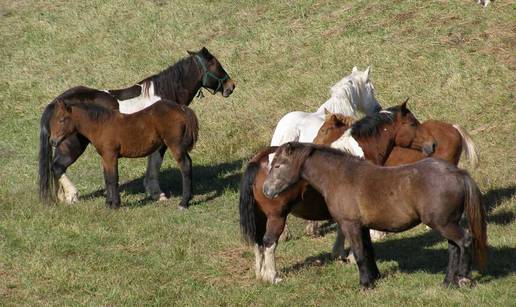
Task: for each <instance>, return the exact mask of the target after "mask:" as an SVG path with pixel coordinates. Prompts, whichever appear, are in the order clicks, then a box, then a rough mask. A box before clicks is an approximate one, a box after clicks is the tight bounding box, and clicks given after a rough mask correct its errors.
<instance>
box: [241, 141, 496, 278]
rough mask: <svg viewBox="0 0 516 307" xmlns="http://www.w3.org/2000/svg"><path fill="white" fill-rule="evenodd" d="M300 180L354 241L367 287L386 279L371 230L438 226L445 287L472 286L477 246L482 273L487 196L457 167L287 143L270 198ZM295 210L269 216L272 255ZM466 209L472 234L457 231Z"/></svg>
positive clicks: (267, 243) (267, 189)
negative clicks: (382, 160)
mask: <svg viewBox="0 0 516 307" xmlns="http://www.w3.org/2000/svg"><path fill="white" fill-rule="evenodd" d="M300 180H304V181H306V182H307V183H308V184H310V185H311V186H312V187H314V188H315V189H316V190H317V191H318V192H319V193H321V195H323V196H324V199H325V201H326V204H327V207H328V211H329V213H330V215H331V216H332V218H333V220H334V221H336V222H337V224H338V228H339V229H340V230H341V231H342V232H343V233H344V234H345V235H346V237H347V238H349V240H350V244H351V249H352V251H353V254H354V255H355V258H356V263H357V266H358V270H359V277H360V286H361V287H362V288H372V287H373V286H374V283H375V281H376V280H377V279H378V278H380V272H379V270H378V267H377V266H376V261H375V255H374V250H373V246H372V243H371V238H370V236H369V229H371V228H372V229H378V230H382V231H390V232H402V231H405V230H408V229H410V228H413V227H415V226H416V225H418V224H420V223H424V224H426V225H427V226H429V227H431V228H433V229H435V230H436V231H437V232H438V233H439V234H441V236H443V237H444V238H446V239H447V240H448V252H449V260H448V268H447V271H446V276H445V278H444V285H446V286H456V285H458V286H464V285H472V284H473V281H472V276H471V270H472V268H471V262H472V255H471V245H472V244H473V246H474V253H475V258H476V259H475V260H476V262H477V267H478V268H479V270H482V269H483V268H484V265H485V261H486V252H487V229H486V228H487V227H486V217H485V209H484V207H483V205H482V195H481V192H480V190H479V188H478V186H477V184H476V183H475V181H474V180H473V179H472V178H471V176H470V175H469V174H468V173H467V171H464V170H461V169H459V168H457V167H456V166H455V165H453V164H451V163H448V162H446V161H443V160H438V159H433V158H428V159H424V160H421V161H419V162H417V163H413V164H408V165H403V166H394V167H382V166H378V165H374V164H372V163H371V162H369V161H366V160H364V159H362V158H359V157H355V156H353V155H350V154H348V153H345V152H342V151H340V150H336V149H333V148H329V147H324V146H320V145H314V144H302V143H295V142H291V143H287V144H285V145H282V146H281V147H279V148H278V149H277V150H276V155H275V158H274V160H273V162H272V166H271V170H270V172H269V173H268V174H267V177H266V178H265V181H264V184H263V193H264V195H265V196H266V197H268V198H270V199H274V198H275V197H277V196H278V195H279V194H280V193H281V192H282V191H284V190H285V189H287V188H288V187H290V186H292V185H295V184H297V183H298V182H299V181H300ZM290 211H291V210H290V208H289V206H288V205H284V206H283V207H282V208H275V213H276V214H274V215H270V216H267V225H266V228H265V234H264V236H263V245H264V247H265V249H266V250H268V251H272V255H269V256H272V257H274V249H275V248H276V245H277V242H278V238H279V236H280V234H281V231H283V227H284V225H285V221H286V217H287V215H288V214H289V213H290ZM463 211H465V212H466V215H467V218H468V222H469V223H468V224H469V232H468V231H464V230H463V229H462V228H461V227H460V226H459V221H460V219H461V216H462V213H463ZM246 225H247V224H246ZM245 234H247V235H248V239H249V240H253V239H254V238H255V237H254V236H253V232H252V225H251V228H249V229H246V232H245ZM269 254H271V253H270V252H269ZM265 255H266V256H267V255H268V253H267V252H266V253H265ZM265 264H267V260H266V261H265ZM269 270H273V271H275V268H274V269H271V268H269Z"/></svg>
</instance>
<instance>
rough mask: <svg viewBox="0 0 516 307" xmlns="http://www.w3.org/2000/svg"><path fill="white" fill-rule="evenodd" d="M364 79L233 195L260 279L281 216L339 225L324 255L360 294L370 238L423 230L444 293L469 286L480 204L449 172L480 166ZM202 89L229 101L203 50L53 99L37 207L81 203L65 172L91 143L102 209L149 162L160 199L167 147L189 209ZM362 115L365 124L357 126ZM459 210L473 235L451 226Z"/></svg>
mask: <svg viewBox="0 0 516 307" xmlns="http://www.w3.org/2000/svg"><path fill="white" fill-rule="evenodd" d="M369 75H370V69H369V68H367V69H366V70H365V71H360V70H358V69H357V68H356V67H355V68H353V70H352V72H351V74H350V75H349V76H346V77H344V78H343V79H342V80H340V81H339V82H337V83H336V84H335V85H334V86H333V87H332V88H331V97H330V99H328V101H326V102H325V103H324V104H323V105H321V107H320V108H318V110H317V111H316V112H314V113H306V112H292V113H289V114H287V115H285V116H284V117H283V118H282V119H281V120H280V121H279V123H278V125H277V127H276V129H275V132H274V135H273V137H272V141H271V146H270V147H267V148H265V149H264V150H262V151H260V152H258V153H257V154H256V155H255V156H254V157H253V158H252V159H251V160H250V161H249V163H248V165H247V168H246V170H245V172H244V174H243V176H242V182H241V186H240V204H239V211H240V226H241V230H242V233H243V235H244V237H245V239H246V240H247V241H248V242H250V243H252V244H254V245H255V260H256V263H255V269H256V276H257V278H258V279H261V280H264V281H268V282H272V283H276V282H278V281H279V280H280V278H279V277H278V274H277V271H276V266H275V250H276V246H277V244H278V242H279V238H280V236H281V235H282V234H284V235H286V234H287V233H288V231H287V229H286V219H287V216H288V214H290V213H292V214H293V215H295V216H298V217H301V218H303V219H307V220H312V221H313V222H310V224H309V226H308V227H307V229H309V230H310V233H312V234H314V233H316V232H317V230H316V229H317V224H316V222H315V221H319V220H333V221H334V222H336V223H337V224H338V227H337V230H338V231H337V239H336V242H335V245H334V248H333V254H334V255H335V257H341V258H346V257H347V258H349V257H350V256H347V255H346V253H345V249H344V238H345V237H346V238H348V240H349V241H350V245H351V252H350V255H353V257H354V259H355V261H356V263H357V265H358V268H359V273H360V284H361V285H362V286H363V287H372V286H373V285H374V282H375V280H376V279H377V278H379V276H380V273H379V271H378V268H377V267H376V263H375V259H374V251H373V248H372V244H371V237H370V236H371V234H373V230H376V231H388V232H399V231H404V230H406V229H409V228H412V227H414V226H416V225H417V224H419V223H421V222H422V223H424V224H426V225H428V226H429V227H432V228H434V229H435V230H437V231H438V232H439V233H440V234H441V235H443V236H444V237H445V238H446V239H448V243H449V256H450V258H449V264H448V269H447V273H446V277H445V284H452V285H463V284H469V283H471V259H472V255H471V251H470V246H471V245H472V244H473V246H474V247H475V255H476V258H477V260H478V264H479V266H480V267H481V266H482V265H483V263H484V261H485V250H486V246H487V243H486V242H487V238H486V223H485V213H484V211H483V210H484V209H483V207H482V205H481V199H480V196H481V195H480V192H479V190H478V187H477V186H476V184H475V183H474V181H473V180H472V179H471V177H470V176H469V175H468V174H467V172H465V171H463V170H459V169H458V168H457V167H456V165H457V164H458V162H459V159H460V156H461V153H462V151H465V153H466V156H467V158H468V159H469V160H470V161H471V163H472V164H473V165H474V166H475V165H476V164H477V163H478V157H477V154H476V150H475V147H474V144H473V142H472V140H471V138H470V137H469V135H468V134H467V132H466V131H465V130H464V129H462V128H461V127H459V126H457V125H450V124H447V123H444V122H440V121H435V120H429V121H426V122H423V123H419V121H418V120H417V119H416V117H415V116H414V115H413V114H412V113H411V112H410V110H409V109H408V107H407V101H405V102H404V103H402V104H400V105H398V106H394V107H390V108H386V109H384V108H382V106H381V105H380V104H379V103H378V101H377V100H376V98H375V95H374V86H373V84H372V82H371V80H370V78H369ZM202 89H205V90H207V91H210V92H211V93H212V94H216V93H221V94H222V96H223V97H229V96H230V95H231V94H232V92H233V91H234V90H235V83H234V81H233V80H232V79H231V78H230V77H229V75H228V74H227V72H226V71H225V70H224V68H223V67H222V65H221V64H220V62H219V61H218V60H217V58H216V57H214V56H213V55H212V54H211V53H210V52H209V51H208V50H207V49H206V48H202V49H201V50H199V51H197V52H189V55H188V56H187V57H185V58H183V59H181V60H180V61H178V62H177V63H175V64H174V65H172V66H170V67H169V68H167V69H165V70H163V71H162V72H160V73H158V74H156V75H153V76H150V77H148V78H145V79H144V80H142V81H140V82H138V83H136V84H135V85H133V86H131V87H128V88H124V89H116V90H99V89H94V88H88V87H84V86H78V87H74V88H71V89H69V90H67V91H65V92H64V93H62V94H61V95H59V96H58V97H56V98H55V99H54V100H53V101H52V102H51V103H50V104H48V105H47V106H46V108H45V110H44V112H43V115H42V117H41V122H40V149H39V194H40V198H41V199H42V201H43V202H53V201H62V202H66V203H73V202H76V201H77V200H78V191H77V189H76V188H75V186H74V185H73V183H72V182H71V180H70V179H69V178H68V177H67V176H66V174H65V172H66V170H67V168H68V167H69V166H70V165H71V164H73V163H74V162H75V161H76V160H77V159H78V158H79V156H80V155H81V154H82V153H83V152H84V150H85V149H86V147H87V146H88V144H89V143H91V144H92V145H93V146H94V147H95V149H96V151H97V153H98V154H99V155H100V156H101V157H102V165H103V171H104V179H105V186H106V204H107V205H108V206H109V207H111V208H118V207H120V193H119V183H118V181H119V178H118V158H121V157H127V158H137V157H146V156H148V163H147V171H146V173H145V178H144V186H145V191H146V193H147V194H148V195H149V196H150V197H151V198H153V199H155V200H166V199H167V197H166V195H165V194H164V193H163V192H162V190H161V188H160V185H159V181H158V175H159V170H160V167H161V164H162V162H163V157H164V154H165V152H166V151H167V148H168V149H169V152H170V153H171V155H172V156H173V157H174V159H175V160H176V161H177V163H178V165H179V168H180V170H181V174H182V189H183V192H182V199H181V202H180V204H179V208H181V209H185V208H187V207H188V204H189V201H190V199H191V198H192V161H191V158H190V156H189V152H190V151H191V149H192V148H193V146H194V145H195V143H196V141H197V135H198V119H197V117H196V115H195V113H194V112H193V111H192V110H191V109H190V108H189V107H188V105H189V104H190V103H191V102H192V100H193V98H194V97H195V96H196V95H202V92H201V90H202ZM360 113H362V114H365V117H363V118H361V119H358V117H359V114H360ZM357 119H358V120H357ZM311 143H315V144H317V145H315V144H311ZM324 145H326V146H330V147H331V148H330V147H325V146H324ZM332 148H333V149H332ZM426 157H433V159H424V158H426ZM418 160H422V161H420V162H416V161H418ZM445 161H447V162H445ZM413 162H416V163H413ZM464 210H465V211H466V216H467V218H468V221H469V227H470V232H471V234H470V233H469V232H468V231H463V230H462V228H460V227H459V225H458V224H459V221H460V219H461V216H462V214H463V211H464ZM382 235H383V234H382Z"/></svg>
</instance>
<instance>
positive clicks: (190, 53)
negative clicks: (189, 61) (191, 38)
mask: <svg viewBox="0 0 516 307" xmlns="http://www.w3.org/2000/svg"><path fill="white" fill-rule="evenodd" d="M186 52H187V53H188V54H189V55H195V54H196V52H195V51H190V50H186Z"/></svg>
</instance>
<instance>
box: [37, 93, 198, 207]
mask: <svg viewBox="0 0 516 307" xmlns="http://www.w3.org/2000/svg"><path fill="white" fill-rule="evenodd" d="M52 106H53V108H54V110H53V112H52V117H51V118H50V120H49V134H48V135H47V136H46V137H47V138H46V141H45V142H44V143H42V144H41V146H42V148H41V149H40V150H41V152H46V153H47V155H46V157H45V162H46V167H47V168H50V167H51V161H52V150H51V147H50V146H54V147H57V146H59V144H61V142H63V141H64V140H66V138H67V137H69V136H70V135H72V134H74V133H80V134H81V135H83V136H84V137H85V138H87V139H88V140H89V141H90V142H91V143H92V144H93V146H94V147H95V149H96V150H97V153H98V154H99V155H100V156H101V157H102V166H103V169H104V180H105V185H106V194H107V196H106V204H107V206H108V207H110V208H119V207H120V193H119V187H118V158H120V157H125V158H139V157H145V156H147V155H149V154H151V153H152V152H154V151H156V150H157V149H160V150H163V148H168V149H169V151H170V153H171V155H172V156H173V157H174V159H175V160H176V161H177V163H178V164H179V167H180V169H181V175H182V178H183V182H182V183H183V193H182V200H181V202H180V204H179V208H180V209H185V208H187V207H188V202H189V200H190V199H191V198H192V181H191V173H192V160H191V159H190V156H189V155H188V152H189V151H190V150H191V149H192V148H193V146H194V144H195V142H196V141H197V134H198V121H197V117H196V116H195V113H194V112H193V111H192V110H191V109H190V108H189V107H187V106H185V105H179V104H177V103H175V102H172V101H169V100H164V99H161V100H158V101H157V102H155V103H154V104H152V105H151V106H150V107H147V108H145V109H144V110H141V111H139V112H136V113H133V114H123V113H120V112H119V111H117V110H111V109H107V108H104V107H102V106H99V105H97V104H93V103H89V102H70V101H64V100H57V101H56V102H55V103H54V104H53V105H52Z"/></svg>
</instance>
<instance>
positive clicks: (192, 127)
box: [181, 105, 199, 151]
mask: <svg viewBox="0 0 516 307" xmlns="http://www.w3.org/2000/svg"><path fill="white" fill-rule="evenodd" d="M181 110H183V111H184V112H185V115H186V122H185V123H186V126H185V130H184V133H183V139H182V141H181V143H182V146H183V148H186V150H187V151H191V150H192V148H193V147H194V145H195V143H197V137H198V135H199V121H198V120H197V115H195V112H194V111H193V110H192V109H190V108H189V107H187V106H185V105H182V106H181Z"/></svg>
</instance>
